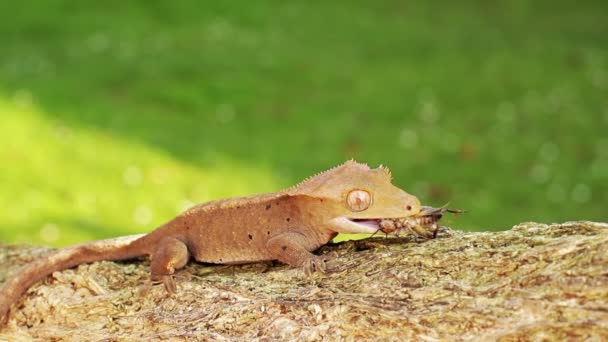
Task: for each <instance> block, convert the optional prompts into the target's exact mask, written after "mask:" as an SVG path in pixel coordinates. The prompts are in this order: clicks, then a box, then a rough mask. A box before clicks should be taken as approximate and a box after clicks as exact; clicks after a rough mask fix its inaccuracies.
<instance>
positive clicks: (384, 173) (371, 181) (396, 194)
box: [290, 160, 421, 233]
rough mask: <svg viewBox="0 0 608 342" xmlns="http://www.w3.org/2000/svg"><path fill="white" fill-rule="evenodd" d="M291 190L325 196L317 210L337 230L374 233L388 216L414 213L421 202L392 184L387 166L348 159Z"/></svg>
mask: <svg viewBox="0 0 608 342" xmlns="http://www.w3.org/2000/svg"><path fill="white" fill-rule="evenodd" d="M290 192H292V193H293V194H299V195H307V196H310V197H314V198H318V199H322V200H323V202H322V204H321V205H320V206H321V208H319V209H317V210H319V211H320V212H321V213H322V217H324V218H325V219H326V222H325V224H327V225H328V227H329V228H330V229H331V230H333V231H335V232H338V233H375V232H377V231H378V229H379V227H378V223H379V221H380V220H381V219H385V218H398V217H408V216H415V215H417V214H418V213H419V212H420V208H421V205H420V201H419V200H418V198H417V197H415V196H412V195H410V194H408V193H407V192H405V191H403V190H401V189H399V188H398V187H396V186H394V185H393V184H392V183H391V173H390V171H389V170H388V169H387V168H385V167H382V166H380V167H378V168H376V169H370V168H369V167H368V166H367V165H365V164H361V163H357V162H355V161H352V160H350V161H347V162H346V163H344V164H342V165H340V166H337V167H335V168H333V169H330V170H328V171H325V172H323V173H321V174H319V175H316V176H314V177H311V178H309V179H307V180H305V181H303V182H302V183H300V184H298V185H296V186H295V187H293V188H292V189H290Z"/></svg>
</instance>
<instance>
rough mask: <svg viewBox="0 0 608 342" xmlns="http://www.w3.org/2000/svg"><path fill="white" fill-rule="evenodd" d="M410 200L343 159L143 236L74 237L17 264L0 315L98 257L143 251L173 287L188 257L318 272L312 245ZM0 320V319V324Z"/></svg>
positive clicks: (396, 212) (394, 213) (412, 201)
mask: <svg viewBox="0 0 608 342" xmlns="http://www.w3.org/2000/svg"><path fill="white" fill-rule="evenodd" d="M420 211H421V204H420V201H419V200H418V198H416V197H415V196H413V195H410V194H408V193H407V192H405V191H403V190H401V189H399V188H398V187H396V186H394V185H393V184H392V183H391V174H390V171H389V170H388V169H387V168H385V167H382V166H380V167H378V168H376V169H371V168H369V167H368V166H367V165H366V164H361V163H358V162H356V161H354V160H350V161H347V162H345V163H344V164H341V165H339V166H336V167H334V168H332V169H329V170H327V171H325V172H322V173H319V174H317V175H315V176H313V177H310V178H308V179H305V180H304V181H302V182H301V183H299V184H297V185H295V186H293V187H291V188H289V189H286V190H283V191H279V192H276V193H269V194H261V195H254V196H248V197H240V198H230V199H223V200H216V201H211V202H207V203H203V204H199V205H196V206H194V207H192V208H190V209H188V210H186V211H185V212H184V213H182V214H180V215H179V216H177V217H175V218H174V219H172V220H171V221H169V222H167V223H165V224H163V225H161V226H160V227H158V228H157V229H156V230H154V231H152V232H150V233H149V234H146V235H135V236H128V237H121V238H114V239H107V240H99V241H93V242H87V243H82V244H78V245H74V246H70V247H66V248H61V249H58V250H56V251H54V252H52V253H51V254H49V255H48V256H46V257H43V258H40V259H38V260H35V261H33V262H31V263H29V264H27V265H25V266H24V267H23V268H22V269H21V270H19V271H18V272H17V274H16V275H15V276H14V277H12V278H10V279H8V280H7V281H5V282H4V284H3V285H2V287H0V294H1V295H0V319H2V321H6V320H7V319H8V315H9V312H10V307H11V305H12V304H14V303H15V302H17V301H18V300H19V298H20V297H21V296H22V295H23V294H24V293H25V292H26V291H27V289H28V288H29V287H30V286H32V285H33V284H34V283H36V282H38V281H39V280H41V279H44V278H45V277H47V276H48V275H50V274H52V273H53V272H55V271H60V270H63V269H66V268H70V267H74V266H76V265H79V264H83V263H91V262H94V261H99V260H124V259H130V258H135V257H139V256H149V257H150V260H151V261H150V273H151V279H152V280H153V281H162V282H163V283H164V285H165V287H166V289H167V290H168V291H169V292H175V290H176V287H175V283H174V280H173V277H172V276H173V274H174V272H175V271H176V270H178V269H180V268H182V267H184V266H185V265H186V263H187V262H188V260H189V259H190V258H193V259H194V260H196V261H199V262H206V263H213V264H244V263H252V262H258V261H266V260H279V261H281V262H283V263H286V264H289V265H291V266H294V267H301V268H302V269H303V270H304V272H305V273H306V274H310V273H311V272H313V271H317V272H325V260H324V259H323V258H322V257H320V256H317V255H315V254H313V253H312V251H314V250H316V249H318V248H319V247H321V246H323V245H325V244H327V243H328V242H329V241H331V240H332V239H333V238H334V237H335V236H336V235H337V234H338V233H349V234H357V233H376V232H378V231H379V230H382V229H381V227H380V220H382V219H392V218H404V217H416V215H417V214H419V213H420ZM0 324H2V323H0Z"/></svg>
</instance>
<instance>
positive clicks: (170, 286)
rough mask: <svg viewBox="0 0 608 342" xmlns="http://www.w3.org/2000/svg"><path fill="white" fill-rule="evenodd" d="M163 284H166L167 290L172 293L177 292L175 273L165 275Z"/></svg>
mask: <svg viewBox="0 0 608 342" xmlns="http://www.w3.org/2000/svg"><path fill="white" fill-rule="evenodd" d="M163 285H165V290H167V292H168V293H169V294H170V295H174V294H176V293H177V285H175V278H173V275H167V276H163Z"/></svg>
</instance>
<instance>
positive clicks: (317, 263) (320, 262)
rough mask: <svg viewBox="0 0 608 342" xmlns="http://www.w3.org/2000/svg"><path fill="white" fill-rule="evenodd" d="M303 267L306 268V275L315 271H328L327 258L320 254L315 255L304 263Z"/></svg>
mask: <svg viewBox="0 0 608 342" xmlns="http://www.w3.org/2000/svg"><path fill="white" fill-rule="evenodd" d="M302 269H303V270H304V274H305V275H306V276H310V275H312V274H313V272H320V273H325V272H327V265H326V264H325V259H324V258H322V257H320V256H316V255H315V256H314V257H311V258H309V259H307V260H306V261H304V263H303V264H302Z"/></svg>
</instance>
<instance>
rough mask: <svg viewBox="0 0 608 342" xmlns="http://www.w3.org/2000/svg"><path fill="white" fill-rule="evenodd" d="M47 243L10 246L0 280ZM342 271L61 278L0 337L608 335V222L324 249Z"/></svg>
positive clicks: (121, 267)
mask: <svg viewBox="0 0 608 342" xmlns="http://www.w3.org/2000/svg"><path fill="white" fill-rule="evenodd" d="M46 251H48V250H47V249H41V248H32V247H24V246H0V281H3V280H4V279H6V277H8V276H10V274H11V273H13V272H15V271H16V270H17V269H18V267H19V265H21V264H23V263H25V262H26V261H28V260H31V259H32V258H34V257H38V256H40V255H43V253H45V252H46ZM320 253H323V254H328V255H329V256H331V257H332V261H331V262H330V263H329V268H330V270H331V271H332V273H330V274H327V275H315V276H314V277H312V278H305V277H304V276H303V274H302V273H301V272H300V271H299V270H295V269H290V268H289V267H286V266H282V265H272V264H263V263H258V264H252V265H245V266H207V265H201V264H195V263H191V264H190V265H189V266H188V267H187V268H186V271H185V272H181V273H180V278H179V279H178V287H179V294H178V295H177V296H174V297H171V296H168V295H167V294H166V293H165V291H164V289H163V288H162V286H159V285H154V286H151V287H150V286H148V285H147V284H148V282H147V279H148V274H147V268H148V263H147V261H137V260H136V261H132V262H124V263H114V262H98V263H94V264H91V265H81V266H79V267H77V268H75V269H71V270H66V271H63V272H56V273H55V274H54V275H53V276H52V277H49V278H48V279H47V280H46V281H45V282H44V283H41V284H37V285H36V286H34V287H33V288H31V289H30V291H29V292H28V293H27V295H25V296H24V298H23V299H22V301H21V302H20V303H19V304H18V305H17V307H16V309H14V310H13V313H12V315H11V318H10V321H9V322H8V326H7V327H6V328H4V329H3V330H1V331H0V340H2V339H6V340H10V341H14V340H20V339H23V340H29V339H32V338H40V339H44V340H52V339H59V340H129V341H132V340H143V339H145V340H149V339H163V340H167V339H169V340H182V339H192V340H210V339H214V340H262V341H265V340H276V339H298V340H313V341H314V340H321V339H326V340H337V339H347V340H348V339H357V340H360V339H370V340H378V339H382V340H408V339H417V340H423V341H435V340H463V341H469V340H479V341H487V340H501V341H528V340H531V341H536V340H589V341H600V340H604V341H605V340H608V225H607V224H600V223H591V222H568V223H564V224H554V225H544V224H539V223H523V224H520V225H518V226H515V227H513V229H511V230H509V231H504V232H494V233H462V232H458V231H451V230H446V231H442V232H441V233H440V234H439V236H438V238H437V239H435V240H431V241H422V240H416V239H415V238H414V237H404V238H373V239H367V240H362V241H357V242H345V243H340V244H335V245H331V246H326V247H324V248H323V249H322V250H321V251H320Z"/></svg>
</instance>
